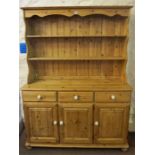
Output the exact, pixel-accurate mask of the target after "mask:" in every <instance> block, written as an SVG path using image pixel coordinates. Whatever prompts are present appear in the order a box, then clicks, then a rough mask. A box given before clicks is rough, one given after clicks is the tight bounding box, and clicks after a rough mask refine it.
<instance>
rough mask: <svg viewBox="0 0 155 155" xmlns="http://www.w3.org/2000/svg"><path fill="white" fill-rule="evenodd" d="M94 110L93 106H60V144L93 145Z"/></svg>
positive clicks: (73, 104)
mask: <svg viewBox="0 0 155 155" xmlns="http://www.w3.org/2000/svg"><path fill="white" fill-rule="evenodd" d="M92 110H93V109H92V104H84V103H82V104H80V103H72V104H69V103H67V104H64V103H63V104H61V105H60V107H59V123H60V143H70V144H87V143H92Z"/></svg>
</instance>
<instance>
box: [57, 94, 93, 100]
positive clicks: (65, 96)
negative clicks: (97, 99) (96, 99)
mask: <svg viewBox="0 0 155 155" xmlns="http://www.w3.org/2000/svg"><path fill="white" fill-rule="evenodd" d="M58 101H59V102H93V92H60V93H59V94H58Z"/></svg>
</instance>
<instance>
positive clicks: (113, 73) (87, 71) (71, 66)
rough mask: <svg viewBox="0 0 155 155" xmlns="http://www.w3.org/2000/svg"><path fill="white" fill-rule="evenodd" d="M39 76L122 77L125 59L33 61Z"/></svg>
mask: <svg viewBox="0 0 155 155" xmlns="http://www.w3.org/2000/svg"><path fill="white" fill-rule="evenodd" d="M31 63H32V65H33V68H34V71H35V74H36V75H37V77H38V78H39V77H43V76H46V77H52V76H53V77H55V76H56V77H64V78H65V77H68V76H71V77H72V76H75V77H77V79H78V78H79V77H82V76H86V77H92V76H94V77H96V76H99V77H102V78H106V77H121V75H122V68H123V67H122V66H123V63H124V61H112V62H111V61H39V62H38V61H37V62H35V63H34V62H31ZM39 79H40V78H39Z"/></svg>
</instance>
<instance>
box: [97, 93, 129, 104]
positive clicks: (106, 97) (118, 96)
mask: <svg viewBox="0 0 155 155" xmlns="http://www.w3.org/2000/svg"><path fill="white" fill-rule="evenodd" d="M130 100H131V93H130V92H96V93H95V101H96V102H130Z"/></svg>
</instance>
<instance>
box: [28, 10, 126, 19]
mask: <svg viewBox="0 0 155 155" xmlns="http://www.w3.org/2000/svg"><path fill="white" fill-rule="evenodd" d="M93 14H101V15H106V16H109V17H112V16H115V15H119V16H124V17H126V16H129V9H39V10H25V18H30V17H32V16H34V15H36V16H39V17H45V16H48V15H64V16H67V17H72V16H74V15H79V16H81V17H84V16H88V15H93Z"/></svg>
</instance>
